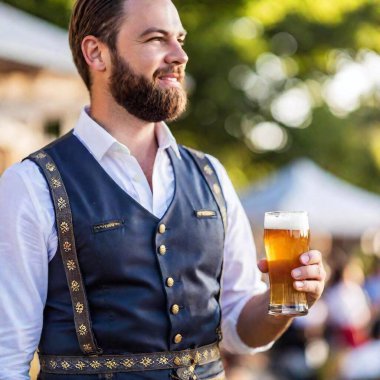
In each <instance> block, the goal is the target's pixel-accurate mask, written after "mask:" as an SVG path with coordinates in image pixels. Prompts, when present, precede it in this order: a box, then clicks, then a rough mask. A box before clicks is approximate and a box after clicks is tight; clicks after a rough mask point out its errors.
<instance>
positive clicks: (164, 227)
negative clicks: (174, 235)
mask: <svg viewBox="0 0 380 380" xmlns="http://www.w3.org/2000/svg"><path fill="white" fill-rule="evenodd" d="M158 232H159V233H160V234H164V233H165V232H166V226H165V224H164V223H162V224H160V225H159V226H158Z"/></svg>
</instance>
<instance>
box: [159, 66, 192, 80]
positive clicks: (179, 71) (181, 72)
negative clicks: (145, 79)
mask: <svg viewBox="0 0 380 380" xmlns="http://www.w3.org/2000/svg"><path fill="white" fill-rule="evenodd" d="M169 74H175V75H178V79H179V80H180V81H183V80H184V78H185V68H184V67H178V66H171V67H168V68H166V69H157V70H156V71H155V72H154V74H153V78H154V79H157V78H158V77H160V76H163V75H169Z"/></svg>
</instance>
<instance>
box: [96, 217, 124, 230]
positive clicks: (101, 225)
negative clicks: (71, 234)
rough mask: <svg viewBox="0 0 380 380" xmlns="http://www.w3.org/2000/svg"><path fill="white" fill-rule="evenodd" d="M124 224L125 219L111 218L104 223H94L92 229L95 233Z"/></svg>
mask: <svg viewBox="0 0 380 380" xmlns="http://www.w3.org/2000/svg"><path fill="white" fill-rule="evenodd" d="M123 225H124V220H122V219H119V220H109V221H106V222H103V223H99V224H94V225H93V226H92V231H93V232H94V233H99V232H104V231H109V230H115V229H117V228H121V227H123Z"/></svg>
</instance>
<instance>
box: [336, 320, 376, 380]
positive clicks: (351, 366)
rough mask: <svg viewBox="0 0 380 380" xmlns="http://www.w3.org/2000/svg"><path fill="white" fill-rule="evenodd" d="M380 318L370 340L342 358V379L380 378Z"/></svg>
mask: <svg viewBox="0 0 380 380" xmlns="http://www.w3.org/2000/svg"><path fill="white" fill-rule="evenodd" d="M379 357H380V319H377V320H375V321H374V322H373V324H372V328H371V335H370V340H369V341H368V342H366V343H365V344H363V345H361V346H359V347H356V348H354V349H352V350H351V351H349V352H348V353H347V355H346V356H345V357H344V359H343V360H342V364H341V368H340V378H341V379H342V380H370V379H380V361H379Z"/></svg>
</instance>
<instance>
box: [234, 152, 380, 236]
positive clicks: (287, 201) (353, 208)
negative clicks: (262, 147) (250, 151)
mask: <svg viewBox="0 0 380 380" xmlns="http://www.w3.org/2000/svg"><path fill="white" fill-rule="evenodd" d="M241 199H242V203H243V206H244V208H245V210H246V212H247V214H248V217H249V219H250V221H251V223H252V225H253V226H254V227H255V225H256V226H259V228H260V227H261V226H263V221H264V213H265V211H276V210H288V211H290V210H305V211H307V212H308V214H309V219H310V228H311V230H312V231H314V232H321V233H324V232H329V233H331V234H332V235H334V236H339V237H352V238H356V237H360V236H361V235H362V234H363V232H365V231H366V230H368V229H369V228H370V227H378V228H380V196H378V195H376V194H372V193H370V192H368V191H365V190H363V189H360V188H358V187H355V186H353V185H350V184H349V183H347V182H345V181H343V180H341V179H338V178H337V177H335V176H333V175H332V174H330V173H328V172H326V171H324V170H323V169H321V168H320V167H318V166H317V165H316V164H315V163H313V162H312V161H310V160H307V159H300V160H297V161H295V162H293V163H291V164H290V165H288V166H286V167H285V168H283V169H282V170H280V171H279V172H277V173H276V174H275V175H273V176H271V177H270V178H267V179H265V180H264V181H262V182H260V183H258V184H255V185H254V186H252V187H251V188H250V189H248V190H247V191H246V192H245V193H243V194H242V196H241Z"/></svg>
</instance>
